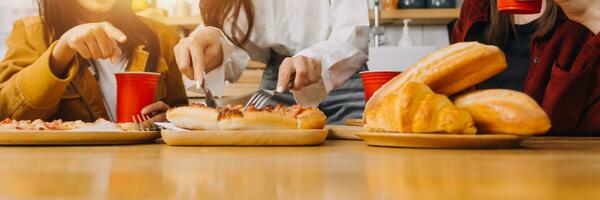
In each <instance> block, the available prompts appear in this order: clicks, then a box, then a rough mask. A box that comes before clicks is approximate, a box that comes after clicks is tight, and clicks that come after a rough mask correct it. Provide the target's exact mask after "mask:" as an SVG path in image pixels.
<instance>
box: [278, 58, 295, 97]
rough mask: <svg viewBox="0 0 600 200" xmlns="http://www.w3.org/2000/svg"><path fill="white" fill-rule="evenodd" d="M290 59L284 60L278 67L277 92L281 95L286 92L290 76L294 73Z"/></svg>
mask: <svg viewBox="0 0 600 200" xmlns="http://www.w3.org/2000/svg"><path fill="white" fill-rule="evenodd" d="M291 60H292V58H286V59H284V60H283V62H281V65H280V66H279V77H278V78H277V92H279V93H283V92H285V90H287V85H288V83H289V82H290V76H292V73H294V68H293V67H294V66H293V63H292V61H291Z"/></svg>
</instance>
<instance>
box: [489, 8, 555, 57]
mask: <svg viewBox="0 0 600 200" xmlns="http://www.w3.org/2000/svg"><path fill="white" fill-rule="evenodd" d="M497 1H498V0H489V2H490V19H489V23H488V25H487V27H486V28H485V32H484V39H485V40H486V42H487V43H488V44H491V45H495V46H498V47H500V48H503V47H505V46H506V44H507V43H508V40H509V39H510V36H511V35H513V34H514V33H515V32H516V30H515V24H514V21H513V18H512V16H511V15H510V14H505V13H499V12H498V4H497ZM546 2H547V4H546V10H545V11H544V13H542V16H541V17H540V18H539V20H538V21H537V22H536V23H537V24H536V27H537V28H536V32H535V33H534V35H535V36H543V35H545V34H547V33H548V32H550V31H551V30H552V29H553V28H554V25H555V23H556V21H557V20H558V18H559V17H560V16H561V15H562V11H561V10H560V8H559V7H558V6H557V5H556V4H555V3H554V1H553V0H546Z"/></svg>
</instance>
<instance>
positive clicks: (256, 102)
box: [243, 90, 296, 110]
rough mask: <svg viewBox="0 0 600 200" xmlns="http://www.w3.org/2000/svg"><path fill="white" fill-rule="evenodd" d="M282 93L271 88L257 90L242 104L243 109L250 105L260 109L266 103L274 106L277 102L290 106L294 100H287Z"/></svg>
mask: <svg viewBox="0 0 600 200" xmlns="http://www.w3.org/2000/svg"><path fill="white" fill-rule="evenodd" d="M282 95H283V94H282V93H279V92H276V91H273V90H259V91H257V92H256V93H254V94H253V95H252V97H250V100H248V102H247V103H246V105H244V108H243V109H244V110H246V109H247V108H248V107H250V106H254V107H255V108H257V109H262V108H264V107H266V106H267V105H271V106H276V105H277V104H284V105H286V106H290V105H294V104H296V102H295V101H293V100H289V99H287V98H285V97H284V96H282Z"/></svg>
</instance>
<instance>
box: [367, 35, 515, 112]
mask: <svg viewBox="0 0 600 200" xmlns="http://www.w3.org/2000/svg"><path fill="white" fill-rule="evenodd" d="M505 68H506V59H505V57H504V53H503V52H502V51H501V50H500V49H499V48H498V47H495V46H491V45H484V44H480V43H477V42H463V43H456V44H453V45H450V46H448V47H445V48H442V49H440V50H438V51H436V52H433V53H431V54H429V55H427V56H425V57H424V58H423V59H421V60H419V61H418V62H417V63H415V64H414V65H412V66H411V67H409V68H408V69H407V70H406V71H405V72H403V73H402V74H401V75H399V76H396V77H395V78H394V79H392V80H390V81H389V82H388V83H387V84H385V85H383V86H382V87H381V88H380V89H379V90H377V92H375V93H374V94H373V97H371V99H370V100H369V102H367V109H369V108H371V107H373V106H374V105H371V104H377V103H376V102H377V101H379V100H380V99H382V97H383V96H386V95H388V94H390V93H393V92H394V91H395V90H398V89H399V88H401V87H402V86H404V85H405V84H407V83H409V82H419V83H423V84H425V85H427V86H428V87H429V88H431V89H432V90H433V91H434V92H436V93H439V94H443V95H446V96H451V95H453V94H456V93H458V92H460V91H462V90H464V89H467V88H469V87H472V86H474V85H476V84H478V83H480V82H482V81H485V80H487V79H489V78H491V77H492V76H494V75H496V74H498V73H500V72H501V71H502V70H504V69H505Z"/></svg>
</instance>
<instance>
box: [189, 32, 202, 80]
mask: <svg viewBox="0 0 600 200" xmlns="http://www.w3.org/2000/svg"><path fill="white" fill-rule="evenodd" d="M204 49H205V45H204V43H203V42H200V43H196V44H194V45H190V54H191V57H192V65H193V69H194V80H196V81H197V82H199V83H202V82H203V81H204V75H205V71H204Z"/></svg>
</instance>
